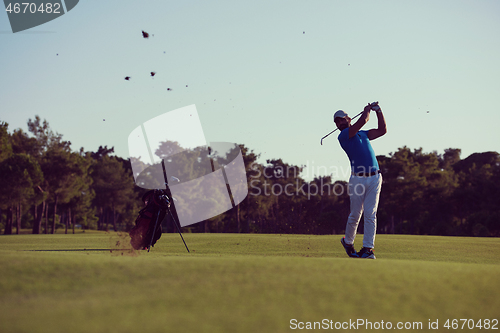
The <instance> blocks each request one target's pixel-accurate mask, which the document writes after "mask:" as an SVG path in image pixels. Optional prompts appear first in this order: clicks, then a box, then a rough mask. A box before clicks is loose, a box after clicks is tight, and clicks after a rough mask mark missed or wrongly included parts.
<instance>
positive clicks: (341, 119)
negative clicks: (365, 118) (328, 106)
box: [333, 110, 351, 131]
mask: <svg viewBox="0 0 500 333" xmlns="http://www.w3.org/2000/svg"><path fill="white" fill-rule="evenodd" d="M333 121H334V122H335V125H337V128H338V129H339V130H341V131H342V130H344V129H346V128H348V127H349V126H351V118H349V116H348V115H347V113H345V112H344V111H342V110H338V111H337V112H335V114H334V115H333Z"/></svg>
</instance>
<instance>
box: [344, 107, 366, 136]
mask: <svg viewBox="0 0 500 333" xmlns="http://www.w3.org/2000/svg"><path fill="white" fill-rule="evenodd" d="M369 119H370V111H369V110H368V111H364V112H363V113H362V114H361V117H359V119H358V121H356V123H355V124H354V125H352V126H351V127H349V139H350V138H352V137H353V136H355V135H356V133H358V132H359V130H360V129H361V127H363V126H364V125H365V124H366V123H367V122H368V120H369Z"/></svg>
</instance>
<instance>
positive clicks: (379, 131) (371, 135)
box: [368, 110, 387, 140]
mask: <svg viewBox="0 0 500 333" xmlns="http://www.w3.org/2000/svg"><path fill="white" fill-rule="evenodd" d="M377 119H378V128H374V129H371V130H369V131H368V139H370V140H375V139H376V138H380V137H381V136H382V135H384V134H385V133H387V125H386V123H385V118H384V114H383V113H382V110H380V112H377Z"/></svg>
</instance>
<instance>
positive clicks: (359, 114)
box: [321, 111, 364, 145]
mask: <svg viewBox="0 0 500 333" xmlns="http://www.w3.org/2000/svg"><path fill="white" fill-rule="evenodd" d="M363 112H364V111H361V112H360V113H358V114H357V115H355V116H354V117H352V118H351V120H353V119H356V118H357V117H359V116H361V114H362V113H363ZM336 130H338V128H336V129H334V130H333V131H331V132H330V133H328V134H327V135H325V136H324V137H322V138H321V145H323V139H324V138H326V137H327V136H329V135H330V134H332V133H333V132H335V131H336Z"/></svg>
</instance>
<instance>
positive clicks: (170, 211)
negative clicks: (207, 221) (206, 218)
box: [161, 159, 190, 253]
mask: <svg viewBox="0 0 500 333" xmlns="http://www.w3.org/2000/svg"><path fill="white" fill-rule="evenodd" d="M161 166H162V168H163V179H164V180H165V190H166V192H167V196H168V197H169V200H170V202H173V198H172V193H171V192H170V189H169V188H168V181H167V172H166V170H165V160H163V159H162V160H161ZM167 209H168V213H169V214H170V217H171V218H172V223H173V224H174V225H175V227H176V228H177V232H178V233H179V236H181V239H182V242H183V243H184V246H185V247H186V250H187V251H188V253H190V251H189V249H188V246H187V245H186V242H185V241H184V237H182V233H181V229H180V228H179V225H180V222H179V225H178V224H177V220H176V219H175V218H174V214H172V210H170V204H169V205H168V206H167Z"/></svg>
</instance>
